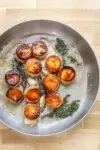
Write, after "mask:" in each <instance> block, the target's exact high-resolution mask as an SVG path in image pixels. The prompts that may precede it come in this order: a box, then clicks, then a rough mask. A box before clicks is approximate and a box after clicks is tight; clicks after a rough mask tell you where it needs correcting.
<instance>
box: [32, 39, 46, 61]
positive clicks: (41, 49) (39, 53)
mask: <svg viewBox="0 0 100 150" xmlns="http://www.w3.org/2000/svg"><path fill="white" fill-rule="evenodd" d="M46 52H47V46H46V44H45V43H44V42H42V41H37V42H35V43H33V44H32V56H34V57H36V58H38V59H43V58H44V57H45V55H46Z"/></svg>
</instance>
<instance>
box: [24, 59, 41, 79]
mask: <svg viewBox="0 0 100 150" xmlns="http://www.w3.org/2000/svg"><path fill="white" fill-rule="evenodd" d="M26 71H27V73H28V75H30V76H32V77H37V76H39V75H40V74H41V72H42V66H41V62H40V61H39V60H37V59H35V58H30V59H28V60H27V62H26Z"/></svg>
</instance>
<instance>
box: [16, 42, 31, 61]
mask: <svg viewBox="0 0 100 150" xmlns="http://www.w3.org/2000/svg"><path fill="white" fill-rule="evenodd" d="M31 56H32V47H31V46H29V45H28V44H21V45H20V46H19V47H18V48H17V49H16V57H17V59H18V60H19V61H20V62H22V63H25V62H26V61H27V60H28V59H29V58H30V57H31Z"/></svg>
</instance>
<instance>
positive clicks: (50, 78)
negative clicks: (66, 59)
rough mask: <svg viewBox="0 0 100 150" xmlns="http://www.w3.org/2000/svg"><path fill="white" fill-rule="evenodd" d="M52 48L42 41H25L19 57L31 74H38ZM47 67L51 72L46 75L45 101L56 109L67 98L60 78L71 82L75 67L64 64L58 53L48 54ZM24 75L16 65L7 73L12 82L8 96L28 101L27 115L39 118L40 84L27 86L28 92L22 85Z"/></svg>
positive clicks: (9, 82)
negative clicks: (58, 91)
mask: <svg viewBox="0 0 100 150" xmlns="http://www.w3.org/2000/svg"><path fill="white" fill-rule="evenodd" d="M47 51H48V47H47V45H46V44H45V43H44V42H42V41H37V42H35V43H33V44H31V45H30V44H22V45H20V46H19V47H18V48H17V49H16V58H17V60H18V61H20V62H21V63H24V64H25V69H26V73H27V75H28V76H31V78H34V77H35V78H36V77H37V76H40V75H41V74H43V70H42V65H41V60H42V59H44V57H45V56H46V53H47ZM45 67H46V69H47V71H48V72H49V74H47V75H44V74H43V75H44V76H43V86H44V88H45V90H46V91H47V94H46V95H45V104H46V105H47V106H48V107H50V108H52V109H55V108H57V107H60V106H61V104H62V103H63V98H62V96H60V95H59V94H58V93H57V92H56V91H57V89H58V87H59V81H60V82H62V83H63V84H67V83H71V82H72V81H73V80H74V78H75V70H74V69H73V68H72V67H70V66H65V67H64V66H62V63H61V59H60V58H59V57H58V56H55V55H51V56H49V57H48V58H46V61H45ZM22 80H23V79H22V78H21V76H20V73H19V72H18V71H17V70H15V69H13V70H9V71H8V72H7V73H6V74H5V81H6V83H7V84H8V85H9V89H8V90H7V93H6V96H7V97H8V99H9V100H10V101H11V102H13V103H15V104H16V103H17V104H18V103H20V102H21V101H22V100H24V101H26V102H27V103H26V105H25V107H24V115H25V116H26V118H28V119H30V120H34V119H37V118H38V117H39V115H40V106H39V105H38V104H37V102H38V101H39V100H40V97H41V91H40V88H39V87H37V88H32V86H31V87H29V88H26V89H25V91H24V92H22V91H21V90H20V88H19V87H18V86H19V85H20V84H21V82H22Z"/></svg>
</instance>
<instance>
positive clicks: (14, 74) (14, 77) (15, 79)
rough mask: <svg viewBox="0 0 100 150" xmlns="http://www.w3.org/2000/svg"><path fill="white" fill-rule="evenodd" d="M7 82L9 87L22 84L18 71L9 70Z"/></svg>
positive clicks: (6, 76) (6, 77) (6, 75)
mask: <svg viewBox="0 0 100 150" xmlns="http://www.w3.org/2000/svg"><path fill="white" fill-rule="evenodd" d="M5 81H6V83H7V84H8V85H9V86H17V85H19V84H20V82H21V77H20V75H19V73H18V71H16V70H9V71H7V72H6V74H5Z"/></svg>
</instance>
